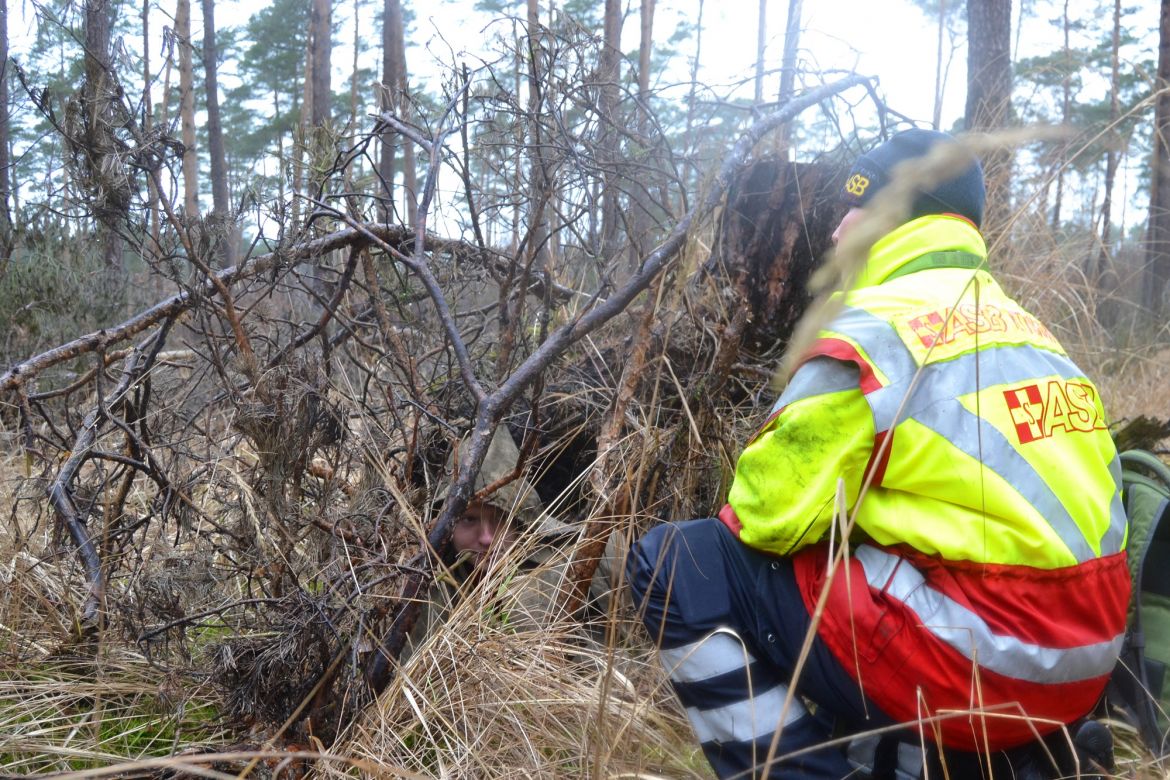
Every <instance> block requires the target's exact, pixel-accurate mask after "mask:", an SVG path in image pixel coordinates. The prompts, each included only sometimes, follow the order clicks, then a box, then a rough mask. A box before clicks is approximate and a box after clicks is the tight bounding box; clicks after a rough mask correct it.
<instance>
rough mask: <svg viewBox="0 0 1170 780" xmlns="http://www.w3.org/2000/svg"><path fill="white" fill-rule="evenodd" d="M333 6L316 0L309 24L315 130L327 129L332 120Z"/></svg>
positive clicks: (329, 2)
mask: <svg viewBox="0 0 1170 780" xmlns="http://www.w3.org/2000/svg"><path fill="white" fill-rule="evenodd" d="M332 24H333V3H332V2H331V0H313V10H312V16H311V18H310V21H309V46H311V47H312V49H313V54H312V60H311V61H312V63H313V65H312V80H313V87H312V88H313V114H312V117H311V121H312V123H313V127H314V128H322V127H325V126H326V125H327V124H328V123H329V120H330V118H331V111H330V108H331V107H330V102H331V98H332V96H333V92H332V84H331V79H330V73H329V69H330V67H331V63H332V58H333V35H332V30H331V27H332Z"/></svg>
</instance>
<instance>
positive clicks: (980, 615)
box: [628, 130, 1130, 778]
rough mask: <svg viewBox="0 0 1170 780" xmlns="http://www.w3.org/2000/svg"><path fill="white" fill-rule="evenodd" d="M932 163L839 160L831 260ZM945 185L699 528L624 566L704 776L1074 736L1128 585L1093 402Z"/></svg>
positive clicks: (972, 198)
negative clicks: (838, 207)
mask: <svg viewBox="0 0 1170 780" xmlns="http://www.w3.org/2000/svg"><path fill="white" fill-rule="evenodd" d="M944 145H945V146H944ZM938 147H941V149H942V150H943V156H945V150H950V151H951V152H952V157H954V156H955V154H956V153H958V154H966V152H963V151H962V147H961V146H960V145H959V144H958V143H957V142H956V141H955V139H953V138H951V137H950V136H948V135H946V134H943V133H938V132H934V131H926V130H908V131H905V132H902V133H899V134H897V135H895V136H894V137H893V138H891V139H890V140H889V141H887V142H885V143H884V144H882V145H880V146H878V147H877V148H875V149H874V150H872V151H870V152H869V153H867V154H865V155H863V156H862V157H861V158H860V159H859V160H858V162H857V163H856V164H855V166H854V168H853V170H852V171H851V172H850V175H849V177H848V178H847V180H846V184H845V196H844V197H845V199H846V202H847V204H849V205H850V206H851V208H850V210H849V212H848V213H847V215H846V216H845V217H844V219H843V220H842V222H841V224H840V226H839V227H838V228H837V232H836V233H835V234H834V241H835V242H839V241H840V240H841V238H842V236H843V235H845V234H847V233H848V232H849V231H850V230H854V229H856V228H855V226H856V225H858V224H859V222H860V221H861V220H863V219H865V218H866V216H867V214H869V213H871V211H872V210H876V209H877V208H879V206H875V205H874V203H873V198H874V196H875V195H878V194H879V193H881V192H882V191H883V190H886V196H885V197H888V196H889V193H890V192H893V191H896V190H897V189H898V188H897V187H891V186H889V185H890V184H891V182H900V181H904V179H903V178H901V175H900V174H901V173H904V172H905V171H907V170H913V169H915V166H918V167H919V168H922V167H925V166H926V164H927V156H928V155H930V159H931V160H934V159H935V158H936V157H938V155H939V153H940V150H939V148H938ZM932 151H933V154H932ZM899 166H901V167H900V169H899V170H900V174H899V176H895V173H894V170H895V168H896V167H899ZM959 169H961V171H960V172H958V173H956V172H955V171H956V170H959ZM944 179H945V180H944V181H942V182H941V183H937V182H935V183H933V184H923V185H922V186H921V187H919V188H918V189H917V190H913V189H912V197H911V199H910V200H911V203H910V212H909V215H908V218H907V219H906V220H905V221H903V222H902V223H901V224H899V225H898V226H897V227H895V228H894V229H893V230H892V231H890V232H888V233H886V234H885V235H883V236H881V237H880V238H879V239H878V240H877V241H876V242H875V243H873V245H872V247H871V248H870V249H869V254H868V260H867V262H866V263H865V265H864V267H863V268H862V270H861V271H860V274H859V278H857V279H856V281H855V282H854V284H853V285H852V286H851V288H850V289H849V290H848V291H847V292H845V293H843V300H842V301H841V303H842V307H841V309H840V311H839V313H838V314H837V315H836V316H835V318H834V319H833V320H832V321H831V322H830V324H829V325H828V326H827V327H826V328H825V329H824V330H823V331H822V332H821V333H820V334H819V338H818V340H817V341H816V342H815V343H814V345H813V346H812V348H811V349H810V350H809V351H808V353H807V354H806V355H804V358H803V362H802V363H801V364H800V366H799V368H798V369H797V370H796V371H795V373H794V375H793V376H792V379H791V381H790V382H789V383H788V385H787V388H786V389H785V390H784V392H783V394H782V395H781V397H780V399H779V400H778V401H777V402H776V405H775V407H774V408H773V411H772V413H771V415H770V416H769V417H768V419H767V421H766V422H765V423H764V425H763V427H762V428H761V429H760V430H759V432H758V433H756V435H755V436H754V437H753V438H752V439H751V441H749V442H748V443H747V446H746V448H745V449H744V451H743V453H742V454H741V455H740V458H739V461H738V463H737V465H736V470H735V478H734V482H733V483H732V486H731V489H730V493H729V495H728V504H727V506H726V507H724V509H723V510H722V512H720V513H719V517H718V519H708V520H695V521H689V522H683V523H672V524H666V525H662V526H658V527H656V528H654V529H653V530H652V531H651V532H649V533H648V534H647V535H646V536H645V537H644V538H643V539H642V540H641V541H640V542H639V543H638V544H637V545H636V546H635V547H634V549H633V550H632V551H631V554H630V557H629V564H628V566H629V580H630V583H631V589H632V591H633V595H634V598H635V603H636V604H637V605H639V606H640V607H641V608H642V609H643V615H644V617H643V620H644V622H645V624H646V627H647V628H648V629H649V631H650V634H651V636H653V637H655V638H656V639H657V640H658V641H659V642H660V646H661V649H660V656H661V660H662V662H663V664H664V665H665V667H666V670H667V672H668V674H669V676H670V679H671V682H672V685H673V686H674V688H675V691H676V692H677V694H678V695H679V697H680V699H681V700H682V703H683V705H684V707H685V708H686V711H687V714H688V717H689V719H690V721H691V724H692V726H693V727H694V729H695V732H696V735H697V736H698V739H699V741H700V742H701V743H702V747H703V750H704V752H705V754H706V756H707V758H708V760H709V761H710V763H711V764H712V766H713V767H714V768H715V770H716V772H717V774H719V775H720V776H721V777H730V776H737V777H802V778H803V777H832V778H837V777H843V776H845V775H846V774H848V773H849V772H850V771H851V765H850V763H849V762H848V761H847V758H846V756H845V753H844V751H843V750H842V749H841V748H840V747H818V746H820V745H821V744H822V743H824V742H826V741H829V740H830V739H831V737H832V736H833V734H834V733H836V734H838V735H840V734H842V733H854V734H856V733H858V732H861V731H864V730H870V729H875V728H879V727H884V726H891V725H894V724H917V725H918V727H919V729H920V731H921V733H922V735H923V738H924V739H925V740H927V741H928V742H937V743H938V744H940V745H942V746H945V747H947V748H953V749H958V750H978V751H994V750H1003V749H1007V748H1012V747H1013V746H1017V745H1021V744H1023V743H1026V742H1029V741H1032V740H1034V739H1035V736H1036V734H1041V735H1043V734H1045V733H1049V732H1052V731H1053V730H1055V729H1057V728H1059V727H1060V726H1061V725H1062V724H1068V723H1071V722H1073V721H1075V720H1077V719H1078V718H1080V717H1082V716H1084V715H1085V714H1086V713H1088V712H1089V711H1090V710H1091V709H1092V708H1093V706H1094V704H1095V703H1096V701H1097V700H1098V698H1099V696H1100V694H1101V692H1102V690H1103V688H1104V686H1105V683H1106V680H1107V679H1108V677H1109V674H1110V672H1111V671H1112V669H1113V667H1114V663H1115V661H1116V659H1117V655H1118V652H1119V650H1120V647H1121V643H1122V639H1123V634H1124V631H1125V622H1126V606H1127V603H1128V599H1129V589H1130V581H1129V574H1128V571H1127V568H1126V561H1125V553H1124V542H1125V535H1126V521H1125V516H1124V513H1123V511H1122V505H1121V498H1120V464H1119V461H1118V457H1117V452H1116V450H1115V448H1114V445H1113V442H1112V440H1111V438H1110V436H1109V433H1108V432H1107V430H1106V425H1105V413H1104V411H1103V409H1102V405H1101V399H1100V396H1099V394H1098V392H1097V390H1096V388H1095V387H1094V385H1093V383H1092V382H1091V381H1090V380H1089V379H1088V378H1086V376H1085V374H1084V372H1083V371H1081V369H1079V368H1078V367H1077V366H1076V365H1075V364H1074V363H1073V362H1072V360H1070V359H1069V357H1068V355H1067V354H1066V353H1065V351H1064V350H1063V349H1062V348H1061V346H1060V344H1059V343H1057V341H1056V339H1055V338H1053V336H1052V334H1051V333H1050V332H1049V331H1048V329H1047V328H1045V326H1044V325H1043V324H1041V323H1040V322H1039V321H1038V320H1037V319H1036V318H1035V317H1034V316H1032V315H1031V314H1029V313H1028V312H1027V311H1025V310H1024V309H1023V308H1021V307H1020V305H1019V304H1017V303H1016V302H1015V301H1013V300H1012V299H1011V298H1010V297H1008V296H1007V294H1005V293H1004V291H1003V290H1002V288H1001V287H1000V286H999V284H998V283H997V282H996V281H995V279H994V278H992V276H991V274H990V273H989V272H988V268H987V250H986V247H985V244H984V241H983V238H982V237H981V235H980V233H979V230H978V228H979V224H980V221H981V219H982V216H983V200H984V183H983V174H982V170H981V168H980V166H979V164H978V162H977V161H975V160H974V158H973V157H970V156H967V157H960V165H958V166H954V165H952V166H951V168H950V170H949V172H948V173H946V174H944ZM879 204H880V205H884V204H881V202H879ZM844 520H848V521H850V522H852V523H853V524H854V525H853V526H851V527H852V529H853V532H852V533H851V534H850V535H849V537H848V538H847V539H844V540H843V539H842V535H843V534H842V531H841V528H842V526H843V522H844ZM835 524H836V525H835ZM843 544H846V547H845V548H844V553H843V555H842V554H841V552H840V551H841V549H842V545H843ZM838 556H840V557H842V558H843V560H844V563H843V564H841V565H834V564H833V559H834V558H835V557H838ZM814 614H815V615H816V619H815V620H814V619H813V618H812V617H811V616H812V615H814ZM806 635H810V637H811V639H810V643H809V644H808V646H807V648H806V647H805V637H806ZM807 702H812V703H814V704H815V707H811V708H806V706H805V704H806V703H807ZM834 730H835V731H834ZM904 749H909V750H910V751H911V752H913V751H914V750H917V747H916V746H914V745H910V744H903V745H901V746H900V747H899V750H904ZM778 759H780V760H778ZM910 763H912V761H911V762H910Z"/></svg>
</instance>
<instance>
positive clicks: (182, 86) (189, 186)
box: [175, 0, 199, 217]
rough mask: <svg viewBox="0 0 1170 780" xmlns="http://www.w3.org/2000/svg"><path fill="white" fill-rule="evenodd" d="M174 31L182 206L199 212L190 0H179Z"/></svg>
mask: <svg viewBox="0 0 1170 780" xmlns="http://www.w3.org/2000/svg"><path fill="white" fill-rule="evenodd" d="M175 35H176V36H177V37H178V39H179V116H180V121H181V122H182V124H183V129H182V137H183V210H184V211H185V212H186V213H187V216H189V217H196V216H198V215H199V158H198V157H197V156H196V153H195V74H194V69H193V67H192V62H191V52H192V46H191V0H178V7H177V9H176V11H175Z"/></svg>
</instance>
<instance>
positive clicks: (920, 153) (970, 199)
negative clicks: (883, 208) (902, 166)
mask: <svg viewBox="0 0 1170 780" xmlns="http://www.w3.org/2000/svg"><path fill="white" fill-rule="evenodd" d="M939 143H952V144H953V143H957V141H955V139H954V138H953V137H951V136H949V135H947V134H946V133H940V132H938V131H937V130H920V129H917V128H915V129H913V130H904V131H902V132H901V133H898V134H897V135H895V136H894V137H893V138H891V139H890V140H888V141H886V142H885V143H884V144H881V145H880V146H877V147H876V148H874V149H871V150H870V151H868V152H866V153H865V154H863V155H861V157H859V158H858V159H857V162H856V163H854V164H853V169H852V170H850V171H849V176H848V178H846V179H845V191H844V194H843V199H844V201H845V203H846V204H848V205H849V206H864V205H865V204H866V203H868V202H869V201H870V200H872V199H873V196H874V195H876V194H877V193H878V192H879V191H881V189H882V188H883V187H885V186H886V185H887V184H889V183H890V181H891V174H892V172H893V170H894V167H895V166H897V164H898V163H900V162H902V161H903V160H913V159H916V158H918V157H924V156H926V154H927V153H929V152H930V150H931V148H932V147H933V146H934V145H935V144H939ZM985 195H986V191H985V190H984V187H983V168H982V167H980V165H979V161H978V160H977V159H974V158H972V164H971V165H970V167H968V168H967V169H966V170H964V171H963V172H962V173H960V174H959V175H958V176H955V177H954V178H952V179H948V180H947V181H944V182H940V183H939V184H937V185H935V186H934V187H932V188H931V189H929V190H926V191H922V192H919V193H918V195H917V196H916V197H915V199H914V203H913V205H912V206H911V209H910V219H917V218H918V217H924V216H926V215H927V214H958V215H960V216H963V217H966V218H967V219H969V220H971V221H972V222H974V223H975V226H976V227H979V224H980V223H981V222H982V221H983V199H984V196H985Z"/></svg>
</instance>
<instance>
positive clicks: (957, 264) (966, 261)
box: [886, 249, 987, 282]
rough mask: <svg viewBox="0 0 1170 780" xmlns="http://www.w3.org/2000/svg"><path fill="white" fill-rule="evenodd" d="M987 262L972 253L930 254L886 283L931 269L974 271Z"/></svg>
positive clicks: (908, 266) (899, 270)
mask: <svg viewBox="0 0 1170 780" xmlns="http://www.w3.org/2000/svg"><path fill="white" fill-rule="evenodd" d="M986 263H987V261H986V259H985V258H983V257H981V256H980V255H977V254H974V253H972V252H963V251H960V250H957V249H955V250H951V251H947V252H930V253H929V254H925V255H922V256H921V257H916V258H914V259H913V260H911V261H910V262H909V263H906V265H904V266H902V267H901V268H899V269H898V270H896V271H894V272H893V273H892V274H890V275H889V276H887V277H886V281H887V282H888V281H890V280H891V279H897V278H898V277H899V276H905V275H906V274H912V273H914V272H915V271H926V270H929V269H932V268H968V269H971V270H974V269H976V268H981V267H984V266H985V265H986Z"/></svg>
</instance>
